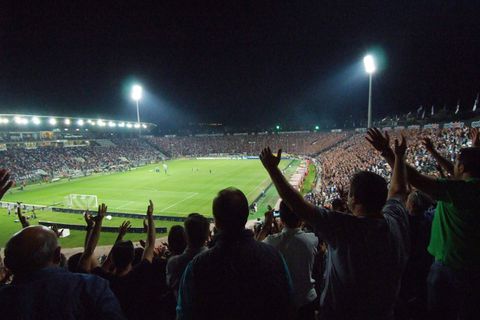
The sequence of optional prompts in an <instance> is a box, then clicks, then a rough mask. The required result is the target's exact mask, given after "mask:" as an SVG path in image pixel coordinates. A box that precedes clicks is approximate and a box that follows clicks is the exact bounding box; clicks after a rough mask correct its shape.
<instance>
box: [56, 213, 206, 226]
mask: <svg viewBox="0 0 480 320" xmlns="http://www.w3.org/2000/svg"><path fill="white" fill-rule="evenodd" d="M52 211H53V212H61V213H72V214H83V213H84V212H85V210H78V209H68V208H52ZM91 212H93V213H94V212H95V210H92V211H91ZM107 214H108V215H110V216H112V217H119V218H131V219H144V218H145V214H139V213H126V212H110V211H109V212H108V213H107ZM186 219H187V217H176V216H175V217H174V216H158V215H153V220H159V221H173V222H184V221H185V220H186ZM208 219H209V221H210V222H213V219H212V218H208ZM117 230H118V228H117Z"/></svg>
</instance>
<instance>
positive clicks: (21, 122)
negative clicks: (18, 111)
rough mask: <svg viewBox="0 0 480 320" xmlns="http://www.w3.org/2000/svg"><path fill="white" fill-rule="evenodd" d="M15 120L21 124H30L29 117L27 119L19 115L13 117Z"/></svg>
mask: <svg viewBox="0 0 480 320" xmlns="http://www.w3.org/2000/svg"><path fill="white" fill-rule="evenodd" d="M13 121H15V123H16V124H19V125H23V124H28V119H25V118H22V117H19V116H15V117H14V118H13Z"/></svg>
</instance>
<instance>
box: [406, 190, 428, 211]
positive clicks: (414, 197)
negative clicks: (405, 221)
mask: <svg viewBox="0 0 480 320" xmlns="http://www.w3.org/2000/svg"><path fill="white" fill-rule="evenodd" d="M432 204H433V201H432V199H431V198H430V197H429V196H428V195H426V194H425V193H423V192H421V191H420V190H414V191H412V192H410V194H409V195H408V198H407V202H406V204H405V207H406V208H407V210H408V213H409V214H410V215H412V216H416V215H419V214H422V213H424V212H425V211H426V210H427V209H428V208H430V206H431V205H432Z"/></svg>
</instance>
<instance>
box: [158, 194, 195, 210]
mask: <svg viewBox="0 0 480 320" xmlns="http://www.w3.org/2000/svg"><path fill="white" fill-rule="evenodd" d="M196 195H198V193H197V192H194V193H193V194H191V195H189V196H188V197H186V198H184V199H182V200H180V201H177V202H175V203H174V204H172V205H170V206H168V207H166V208H163V209H161V210H160V212H163V211H165V210H167V209H170V208H171V207H175V206H176V205H177V204H179V203H182V202H183V201H187V200H188V199H190V198H193V197H195V196H196Z"/></svg>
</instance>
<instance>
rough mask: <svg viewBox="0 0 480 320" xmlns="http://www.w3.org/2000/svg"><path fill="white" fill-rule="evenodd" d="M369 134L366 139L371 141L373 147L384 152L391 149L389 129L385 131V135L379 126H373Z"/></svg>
mask: <svg viewBox="0 0 480 320" xmlns="http://www.w3.org/2000/svg"><path fill="white" fill-rule="evenodd" d="M367 135H368V136H367V137H365V139H366V140H367V141H368V142H370V144H371V145H372V147H374V148H375V149H376V150H377V151H380V152H384V151H386V150H388V149H390V136H389V135H388V132H387V131H385V135H383V134H382V133H381V132H380V130H378V129H377V128H371V129H368V132H367Z"/></svg>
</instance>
